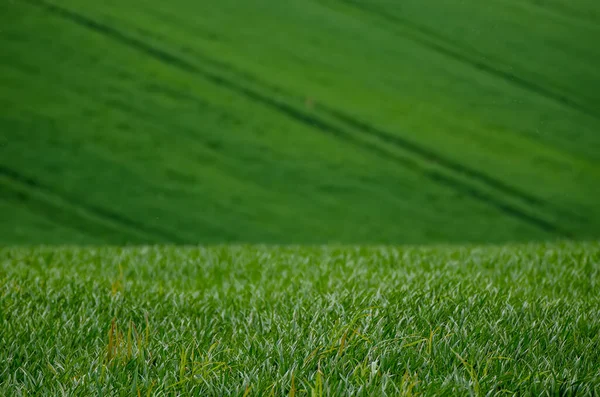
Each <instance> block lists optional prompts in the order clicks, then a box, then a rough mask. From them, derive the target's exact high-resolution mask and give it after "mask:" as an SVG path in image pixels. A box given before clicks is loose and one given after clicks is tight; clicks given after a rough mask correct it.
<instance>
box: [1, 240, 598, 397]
mask: <svg viewBox="0 0 600 397" xmlns="http://www.w3.org/2000/svg"><path fill="white" fill-rule="evenodd" d="M599 269H600V244H598V243H592V242H589V243H567V242H559V243H553V244H529V245H504V246H468V247H467V246H463V247H452V246H435V247H429V248H418V247H404V248H395V247H376V246H373V247H350V246H347V247H344V246H339V247H335V246H323V247H279V248H278V247H266V246H215V247H208V248H196V247H137V248H110V247H102V248H92V247H88V248H77V247H72V248H69V247H63V248H57V247H54V248H51V247H39V248H4V249H1V250H0V330H2V331H1V332H0V394H2V395H11V396H19V395H40V396H42V395H48V396H57V395H123V396H130V395H142V396H145V395H169V396H171V395H173V396H175V395H185V394H192V395H202V396H210V395H240V396H242V395H246V396H248V395H251V396H254V395H256V396H264V395H277V396H279V395H286V396H287V395H296V396H300V395H312V396H321V395H374V396H375V395H377V396H383V395H394V396H396V395H476V396H479V395H504V394H511V395H515V394H516V395H548V396H554V395H561V396H569V395H570V396H574V395H577V396H586V395H589V396H592V395H597V392H598V390H600V294H599V291H600V285H599V282H600V275H599V273H598V272H599Z"/></svg>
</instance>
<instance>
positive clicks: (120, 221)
mask: <svg viewBox="0 0 600 397" xmlns="http://www.w3.org/2000/svg"><path fill="white" fill-rule="evenodd" d="M0 175H3V176H5V177H7V178H9V179H12V180H14V181H16V182H19V183H20V184H22V185H25V186H28V187H29V188H32V189H36V190H39V191H42V192H46V193H50V194H52V195H54V196H56V197H59V198H60V199H62V200H63V201H64V202H66V203H69V204H70V205H71V206H73V207H74V208H81V209H83V210H85V211H86V212H88V213H90V214H92V215H94V216H95V217H98V218H100V219H106V220H109V221H112V222H113V223H115V224H117V225H122V226H125V227H127V228H129V229H130V230H134V231H136V232H138V233H140V234H142V235H145V236H157V237H159V240H166V241H173V242H179V243H184V242H185V241H183V240H182V239H181V238H180V237H178V236H175V235H173V234H170V233H166V232H165V231H164V230H159V229H155V228H152V227H149V226H146V225H142V224H141V223H139V222H136V221H133V220H131V219H128V218H126V217H124V216H122V215H120V214H117V213H115V212H112V211H109V210H106V209H104V208H100V207H97V206H92V205H83V204H81V203H77V202H76V201H75V200H73V199H70V198H68V197H66V196H64V195H60V194H57V193H56V192H55V191H53V190H52V189H51V188H49V187H47V186H44V185H42V184H40V183H39V182H38V181H36V180H35V179H32V178H30V177H28V176H25V175H22V174H21V173H19V172H17V171H15V170H12V169H10V168H8V167H5V166H2V165H0Z"/></svg>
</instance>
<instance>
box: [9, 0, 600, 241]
mask: <svg viewBox="0 0 600 397" xmlns="http://www.w3.org/2000/svg"><path fill="white" fill-rule="evenodd" d="M479 4H480V3H479V1H476V0H465V1H461V2H452V1H443V0H432V1H430V2H428V3H427V4H426V3H424V2H422V1H420V0H403V1H397V2H395V1H388V0H386V1H383V0H369V1H359V0H290V1H285V2H279V1H275V0H252V1H243V2H242V1H238V0H222V1H219V2H218V6H217V5H216V4H215V3H213V2H209V1H190V0H173V1H169V2H166V3H165V2H163V1H158V0H154V1H147V0H143V1H142V0H127V1H122V0H107V1H102V2H91V1H79V0H61V1H52V0H6V1H2V2H0V215H1V216H2V222H3V224H4V227H2V228H0V240H1V241H2V242H4V243H8V244H35V243H59V244H60V243H71V244H78V243H91V244H102V243H111V244H125V243H132V244H139V243H191V244H196V243H198V242H202V243H223V242H239V243H266V242H268V243H296V244H302V243H309V244H312V243H317V244H320V243H327V242H332V243H336V242H338V243H349V244H353V243H388V244H398V243H407V244H415V243H426V244H429V243H435V242H457V243H461V242H480V243H487V242H518V241H532V240H538V241H540V240H544V241H546V240H556V239H580V238H584V239H590V238H591V239H596V238H598V237H599V236H600V206H599V205H598V197H600V133H599V132H600V112H599V109H600V68H599V67H598V65H600V50H599V47H598V45H597V44H598V39H600V6H599V4H600V3H598V2H597V1H596V0H577V1H566V0H551V1H543V2H540V1H528V0H527V1H525V0H519V1H517V0H490V1H487V2H486V6H485V7H480V6H479Z"/></svg>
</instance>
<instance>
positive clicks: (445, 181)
mask: <svg viewBox="0 0 600 397" xmlns="http://www.w3.org/2000/svg"><path fill="white" fill-rule="evenodd" d="M27 1H28V2H29V3H31V4H34V5H39V6H42V7H44V8H45V9H47V10H48V11H49V12H51V13H53V14H55V15H57V16H60V17H62V18H64V19H67V20H69V21H71V22H74V23H76V24H78V25H80V26H82V27H84V28H86V29H90V30H93V31H95V32H97V33H100V34H103V35H104V36H106V37H108V38H111V39H113V40H115V41H118V42H120V43H122V44H124V45H127V46H129V47H130V48H132V49H135V50H137V51H139V52H141V53H143V54H146V55H147V56H150V57H152V58H154V59H156V60H158V61H160V62H163V63H165V64H167V65H170V66H172V67H175V68H177V69H179V70H182V71H184V72H187V73H190V74H194V75H197V76H200V77H202V78H204V79H206V80H208V81H210V82H212V83H214V84H216V85H219V86H221V87H224V88H227V89H229V90H231V91H233V92H236V93H237V94H240V95H243V96H245V97H247V98H249V99H251V100H253V101H256V102H258V103H261V104H263V105H265V106H267V107H270V108H271V109H274V110H275V111H277V112H279V113H282V114H284V115H286V116H287V117H289V118H291V119H293V120H294V121H296V122H299V123H301V124H305V125H307V126H309V127H312V128H315V129H318V130H320V131H321V132H324V133H328V134H330V135H333V136H335V137H337V138H339V139H342V140H344V141H345V142H347V143H349V144H351V145H354V146H357V147H359V148H361V149H365V148H366V149H368V150H369V151H371V152H373V153H376V154H377V155H379V156H381V157H383V158H387V159H388V160H392V161H394V162H396V163H397V164H400V165H402V166H403V167H406V168H408V169H411V170H412V171H414V172H417V173H420V174H421V175H423V176H424V177H426V178H427V179H430V180H432V181H434V182H436V183H439V184H442V185H445V186H447V187H449V188H452V189H454V190H456V191H458V192H460V193H461V194H464V195H466V196H469V197H471V198H474V199H476V200H479V201H481V202H484V203H486V204H488V205H490V206H492V207H495V208H496V209H497V210H499V211H500V212H503V213H504V214H506V215H508V216H511V217H514V218H517V219H520V220H521V221H524V222H527V223H530V224H531V225H534V226H536V227H538V228H539V229H541V230H544V231H545V232H548V233H551V234H557V235H561V236H567V237H568V236H570V233H569V232H567V231H566V230H562V229H561V228H560V227H558V226H556V225H554V224H553V223H552V222H549V221H547V220H545V219H543V218H540V217H538V216H536V215H532V214H529V213H527V212H525V211H523V210H522V209H520V208H518V207H516V206H514V205H511V204H508V203H505V202H503V201H502V200H500V199H498V198H497V197H495V196H494V195H492V194H489V193H486V192H483V191H480V190H478V189H477V188H475V187H473V186H471V185H469V184H468V183H465V182H463V181H461V180H459V179H457V178H454V177H452V176H449V175H446V174H443V173H440V172H437V171H434V170H429V169H426V168H424V167H422V166H421V165H419V164H418V163H417V162H416V161H414V160H411V159H408V158H405V157H401V156H399V155H397V154H394V153H391V152H389V151H387V150H384V149H382V148H380V147H379V146H377V145H374V144H371V143H367V142H364V141H362V140H359V139H357V138H356V137H355V136H354V135H353V134H351V133H349V132H347V131H345V130H343V129H341V128H339V127H338V126H336V125H334V124H331V123H329V122H327V121H325V120H323V119H321V118H318V117H316V116H313V115H311V114H307V113H303V112H302V111H300V110H297V109H296V108H294V107H292V106H290V105H288V104H286V103H283V102H279V101H277V100H275V99H273V98H270V97H268V96H266V95H263V94H262V93H260V92H258V91H255V90H252V89H249V88H247V87H245V86H243V85H241V84H238V83H236V82H234V81H232V80H228V79H226V78H224V77H222V76H219V75H217V74H214V73H211V72H208V71H204V70H201V69H200V68H198V67H197V66H195V65H194V64H192V63H190V62H188V61H187V60H185V59H183V58H181V57H179V56H177V55H175V54H172V53H170V52H167V51H165V50H163V49H160V48H157V47H155V46H152V45H150V44H148V43H145V42H143V41H141V40H139V39H136V38H134V37H130V36H128V35H126V34H125V33H123V32H121V31H119V30H118V29H116V28H114V27H111V26H108V25H106V24H103V23H100V22H97V21H95V20H93V19H91V18H89V17H86V16H83V15H80V14H78V13H76V12H74V11H71V10H68V9H65V8H63V7H60V6H57V5H55V4H51V3H48V2H45V1H43V0H27Z"/></svg>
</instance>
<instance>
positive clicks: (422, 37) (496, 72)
mask: <svg viewBox="0 0 600 397" xmlns="http://www.w3.org/2000/svg"><path fill="white" fill-rule="evenodd" d="M340 1H341V2H343V3H344V4H347V5H349V6H351V7H354V8H356V9H359V10H361V11H363V12H365V13H369V14H371V15H374V16H375V17H377V18H380V19H383V20H386V21H388V22H390V23H392V24H394V25H400V26H404V27H406V28H407V29H409V30H410V31H411V32H403V33H404V37H406V38H408V39H410V40H412V41H414V42H415V43H418V44H420V45H422V46H424V47H426V48H429V49H430V50H432V51H435V52H437V53H439V54H442V55H444V56H446V57H448V58H451V59H454V60H455V61H458V62H461V63H463V64H466V65H469V66H471V67H473V68H475V69H478V70H481V71H483V72H486V73H488V74H491V75H493V76H496V77H498V78H500V79H502V80H504V81H506V82H508V83H510V84H512V85H514V86H517V87H519V88H521V89H524V90H527V91H529V92H533V93H535V94H537V95H539V96H541V97H544V98H547V99H550V100H552V101H554V102H557V103H559V104H562V105H564V106H567V107H569V108H571V109H572V110H575V111H578V112H580V113H583V114H585V115H587V116H590V117H593V118H594V119H598V118H599V114H598V112H597V111H595V110H594V109H591V108H588V107H586V106H584V105H582V104H581V103H578V102H577V101H575V100H573V99H571V98H569V97H567V96H566V95H563V94H560V93H556V92H554V91H551V90H549V89H547V88H545V87H543V86H541V85H539V84H536V83H534V82H531V81H529V80H526V79H524V78H522V77H519V76H518V75H516V74H514V73H510V72H507V71H504V70H501V69H497V68H494V67H493V66H490V65H489V64H487V63H484V62H481V61H478V60H476V59H474V58H472V57H469V56H468V55H465V54H463V53H461V52H459V51H456V50H453V49H451V48H450V47H448V46H444V45H441V44H439V43H437V41H442V42H447V43H450V44H452V45H454V46H455V47H460V46H459V45H457V44H453V43H451V42H450V41H448V40H446V39H443V38H441V37H440V36H439V35H438V34H436V33H434V32H432V31H430V30H429V29H427V28H425V27H423V26H419V25H416V24H414V23H411V22H410V21H407V20H405V19H402V18H399V17H397V16H394V15H391V14H388V13H385V12H383V11H381V10H379V9H377V8H374V7H369V6H367V5H365V4H364V3H362V2H359V1H355V0H340ZM415 32H416V34H415Z"/></svg>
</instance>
